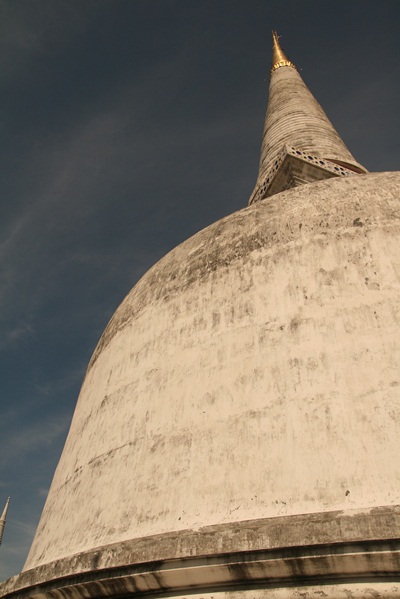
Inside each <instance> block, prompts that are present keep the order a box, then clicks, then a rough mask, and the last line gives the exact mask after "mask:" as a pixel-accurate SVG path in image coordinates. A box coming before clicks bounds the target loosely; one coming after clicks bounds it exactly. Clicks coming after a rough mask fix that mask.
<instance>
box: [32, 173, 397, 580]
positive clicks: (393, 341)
mask: <svg viewBox="0 0 400 599" xmlns="http://www.w3.org/2000/svg"><path fill="white" fill-rule="evenodd" d="M360 224H362V226H360ZM399 240H400V174H399V173H386V174H385V173H384V174H370V175H365V176H360V177H357V176H355V177H351V178H348V179H331V180H329V181H324V182H321V183H318V184H314V185H308V186H303V187H300V188H296V189H294V190H291V191H288V192H284V193H282V194H277V195H276V196H274V197H273V198H271V200H269V201H268V202H261V203H259V204H257V205H255V206H253V207H251V208H248V209H244V210H242V211H240V212H237V213H235V214H233V215H231V216H229V217H227V218H225V219H223V220H222V221H220V222H218V223H216V224H215V225H212V226H211V227H208V228H207V229H205V230H204V231H201V232H200V233H198V234H197V235H195V236H194V237H192V238H191V239H190V240H188V241H187V242H185V243H183V244H181V245H180V246H179V247H178V248H176V249H175V250H173V251H172V252H171V253H170V254H168V255H167V256H166V257H165V258H164V259H162V260H161V261H160V262H159V263H158V264H157V265H155V266H154V267H153V268H152V269H151V270H150V271H149V273H148V274H147V275H145V276H144V277H143V278H142V280H141V281H140V282H139V283H138V285H137V286H136V287H135V288H134V289H133V290H132V292H131V293H130V294H129V295H128V296H127V298H126V299H125V300H124V302H123V303H122V305H121V306H120V308H119V309H118V310H117V312H116V314H115V316H114V318H113V319H112V320H111V322H110V324H109V326H108V328H107V330H106V332H105V335H104V337H103V338H102V340H101V342H100V344H99V346H98V348H97V350H96V353H95V358H96V359H94V360H92V363H91V367H90V368H89V370H88V373H87V376H86V379H85V381H84V384H83V387H82V391H81V395H80V398H79V401H78V405H77V409H76V412H75V415H74V419H73V422H72V425H71V431H70V433H69V437H68V439H67V442H66V446H65V449H64V452H63V456H62V458H61V460H60V463H59V466H58V469H57V472H56V474H55V477H54V481H53V484H52V488H51V490H50V493H49V497H48V500H47V503H46V506H45V509H44V512H43V516H42V520H41V524H40V525H39V527H38V531H37V534H36V537H35V541H34V543H33V545H32V549H31V553H30V556H29V559H28V562H27V566H26V568H32V567H36V566H39V565H40V564H45V563H46V562H49V561H53V560H57V559H62V558H67V557H68V556H72V555H74V554H75V553H79V552H84V551H88V550H89V549H91V548H94V547H96V546H104V545H107V544H109V543H120V542H121V543H122V542H125V541H126V540H128V539H133V538H140V537H146V536H149V535H154V534H161V533H162V534H167V533H172V532H173V531H179V530H186V529H198V528H199V527H202V526H205V525H211V524H213V525H222V524H228V523H229V522H238V521H245V520H252V519H254V520H255V519H259V518H265V517H277V516H283V515H286V516H288V517H289V516H296V515H299V514H301V513H306V512H309V513H311V512H321V511H329V510H335V509H336V510H342V509H345V508H346V509H347V508H348V509H350V508H351V509H358V508H365V509H366V508H368V509H369V510H370V509H372V508H374V507H376V508H377V507H379V506H385V505H387V506H389V505H393V503H394V502H395V500H396V498H397V495H396V489H397V483H396V481H397V480H398V477H399V476H400V471H399V468H400V465H399V464H398V463H397V462H396V461H395V460H392V459H391V457H390V456H391V455H393V452H395V451H396V448H397V446H398V420H399V418H400V414H399V413H398V410H399V409H398V389H399V387H398V386H396V384H397V383H399V382H400V380H399V376H398V363H399V361H400V342H399V339H400V335H399V330H400V293H399V291H400V243H399ZM355 430H357V434H355ZM370 438H373V439H374V443H373V444H370V443H369V441H368V440H369V439H370ZM283 440H284V445H282V443H283ZM255 455H262V456H264V457H263V459H262V460H257V462H256V467H255V466H254V456H255ZM348 456H354V460H355V461H353V460H349V459H348ZM115 481H118V485H117V486H115ZM265 481H268V484H267V485H266V484H265ZM294 488H295V489H296V492H295V493H294V492H293V489H294ZM349 490H350V492H349V493H348V492H347V491H349ZM64 523H65V525H64ZM399 532H400V531H399ZM239 549H240V548H239V547H238V550H239Z"/></svg>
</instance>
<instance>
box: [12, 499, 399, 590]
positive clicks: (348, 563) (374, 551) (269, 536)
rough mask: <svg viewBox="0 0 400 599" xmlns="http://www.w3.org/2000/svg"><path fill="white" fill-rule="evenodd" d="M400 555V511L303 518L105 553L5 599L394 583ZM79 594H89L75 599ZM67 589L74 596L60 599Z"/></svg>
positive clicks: (41, 577) (59, 566) (174, 536)
mask: <svg viewBox="0 0 400 599" xmlns="http://www.w3.org/2000/svg"><path fill="white" fill-rule="evenodd" d="M399 555H400V506H385V507H380V508H371V509H365V510H349V511H346V512H321V513H317V514H315V513H314V514H301V515H293V516H283V517H277V518H267V519H263V520H249V521H243V522H236V523H229V524H223V525H216V526H207V527H204V528H202V529H199V530H198V531H193V530H183V531H176V532H173V533H165V534H162V535H155V536H152V537H145V538H141V539H134V540H130V541H124V542H120V543H115V544H112V545H107V546H105V547H99V548H97V549H95V550H92V551H88V552H84V553H80V554H77V555H73V556H69V557H65V558H62V559H59V560H57V561H54V562H51V563H49V564H44V565H42V566H39V567H38V568H35V569H32V570H27V571H25V572H23V573H22V574H20V575H19V576H16V577H14V578H11V579H9V580H8V581H6V582H4V583H3V584H2V585H0V597H10V598H11V597H12V598H16V597H20V598H21V599H24V598H28V597H35V598H36V597H37V598H38V599H39V598H50V597H51V598H53V597H61V598H63V597H70V598H71V597H110V596H118V595H112V594H111V595H110V594H104V593H109V592H110V590H104V593H103V590H102V591H96V593H98V594H97V595H96V594H90V593H92V591H90V588H92V587H93V588H97V589H98V588H100V587H103V586H104V585H105V587H104V588H106V587H107V589H109V587H110V586H112V587H114V586H115V585H116V586H117V587H118V588H119V587H120V586H121V585H122V586H121V589H123V590H120V591H118V594H119V595H121V594H124V593H126V592H128V589H130V590H129V593H131V592H139V593H143V592H148V591H152V592H156V591H157V592H161V591H165V590H167V589H168V590H169V592H171V590H173V589H182V590H183V589H188V588H190V589H192V588H199V587H201V588H203V587H204V585H206V586H207V585H212V586H213V588H214V586H216V587H218V586H220V585H232V584H235V585H237V584H239V585H240V584H244V583H245V582H246V583H249V581H250V582H251V584H254V583H255V582H256V581H257V582H258V583H261V582H262V583H263V584H265V583H266V582H268V584H271V582H272V581H275V583H278V582H279V581H286V583H287V584H289V583H290V584H291V585H293V584H296V583H297V582H298V581H301V582H303V583H304V580H308V579H314V578H317V579H318V580H322V579H325V578H326V577H328V578H329V577H331V578H332V577H333V579H335V580H336V579H338V578H340V577H343V576H345V577H348V576H350V577H354V576H356V577H361V578H368V577H370V576H372V575H373V576H375V575H378V576H384V577H388V576H391V577H392V576H398V575H399V572H400V559H399ZM179 581H180V582H179ZM82 585H83V586H82ZM99 585H100V587H99ZM76 586H78V587H79V588H81V587H82V593H83V594H72V595H71V592H72V588H74V589H75V587H76ZM64 587H65V588H68V589H69V590H68V591H66V593H67V594H60V593H62V592H63V591H62V588H64ZM125 587H126V588H125ZM83 589H85V590H84V591H83ZM73 592H74V593H75V591H73ZM76 592H78V591H76ZM79 592H81V591H79ZM54 593H55V594H54ZM68 593H69V594H68ZM99 593H103V594H99Z"/></svg>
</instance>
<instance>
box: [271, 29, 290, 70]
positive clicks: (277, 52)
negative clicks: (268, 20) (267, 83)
mask: <svg viewBox="0 0 400 599" xmlns="http://www.w3.org/2000/svg"><path fill="white" fill-rule="evenodd" d="M280 67H292V68H293V69H295V68H296V67H295V65H294V64H293V63H292V62H291V61H290V60H288V58H287V57H286V55H285V53H284V51H283V50H282V48H281V47H280V44H279V36H278V34H277V32H276V31H273V32H272V68H271V72H270V74H271V75H272V73H273V72H274V71H276V69H279V68H280Z"/></svg>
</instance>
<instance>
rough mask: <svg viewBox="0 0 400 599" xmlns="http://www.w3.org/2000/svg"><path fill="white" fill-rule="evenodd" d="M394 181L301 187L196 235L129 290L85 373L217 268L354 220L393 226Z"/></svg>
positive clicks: (384, 177)
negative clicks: (119, 336)
mask: <svg viewBox="0 0 400 599" xmlns="http://www.w3.org/2000/svg"><path fill="white" fill-rule="evenodd" d="M383 181H384V183H385V184H384V189H381V182H383ZM397 182H398V174H397V173H378V174H373V175H370V176H369V177H368V178H367V179H365V180H364V181H363V180H361V179H360V178H359V177H356V178H355V179H354V178H349V179H345V180H342V181H340V182H339V181H337V182H336V183H335V185H334V187H332V185H331V182H330V181H326V182H322V183H319V184H313V185H312V186H311V187H310V186H307V187H299V188H297V189H296V190H291V191H290V193H288V192H284V193H281V194H279V196H275V197H272V198H270V199H268V201H265V202H261V203H258V204H256V205H254V206H251V207H249V208H245V209H243V210H240V211H239V212H235V213H234V214H232V215H230V216H227V217H226V218H224V219H222V220H220V221H218V222H217V223H214V224H213V225H211V226H209V227H207V228H206V229H204V230H203V231H200V232H199V233H197V234H196V235H194V236H193V237H191V238H190V239H188V240H187V241H185V242H184V243H182V244H181V245H179V246H178V247H176V248H175V249H174V250H172V251H171V252H170V253H169V254H167V256H165V257H164V258H162V259H161V260H160V261H159V262H158V263H157V264H156V265H155V266H153V267H152V268H151V269H150V270H149V271H148V272H147V273H146V274H145V275H144V276H143V277H142V279H141V280H140V281H139V282H138V284H137V285H136V286H135V287H134V288H133V289H132V291H131V292H130V293H129V294H128V296H127V297H126V298H125V300H124V301H123V302H122V304H121V306H120V307H119V308H118V310H117V311H116V313H115V315H114V316H113V318H112V319H111V321H110V323H109V324H108V325H107V328H106V329H105V331H104V333H103V335H102V337H101V339H100V341H99V344H98V346H97V348H96V350H95V352H94V354H93V357H92V360H91V362H90V364H89V369H90V367H91V365H92V364H93V363H94V362H95V360H96V359H97V356H98V354H99V352H100V351H101V350H102V348H103V347H105V346H106V345H107V344H108V343H109V341H110V340H111V339H112V338H113V336H114V334H115V333H116V332H117V331H119V330H121V329H122V328H123V327H124V326H127V325H128V324H129V323H130V322H131V320H132V319H134V318H135V317H136V315H137V314H138V313H139V312H142V311H143V310H146V307H147V306H148V305H149V304H151V303H153V302H155V301H159V300H163V301H168V298H169V297H170V295H171V294H173V295H174V294H176V293H180V292H181V291H183V290H184V289H185V288H186V287H187V286H188V285H192V284H194V283H197V282H198V281H199V280H201V279H202V278H203V277H205V276H208V275H210V273H211V272H214V271H216V270H217V269H220V268H227V267H228V266H230V265H231V264H232V263H233V262H235V261H237V260H241V259H242V258H243V256H244V255H247V254H250V253H251V252H252V251H253V250H257V249H258V248H261V247H263V248H265V249H268V248H271V247H278V246H279V244H286V243H289V242H290V243H296V242H299V241H300V242H301V241H302V240H304V237H305V235H307V234H311V235H314V234H320V235H327V234H332V233H333V232H334V231H335V235H338V234H339V232H340V230H343V229H347V228H349V227H353V226H357V225H358V224H359V223H358V222H357V223H354V220H355V218H359V219H361V220H362V221H363V222H364V224H365V225H366V226H367V227H368V226H371V225H374V224H375V225H376V224H377V223H382V222H383V221H385V222H386V223H387V224H388V225H390V224H392V223H394V222H395V221H397V220H398V219H399V217H400V204H399V202H398V187H397ZM333 191H334V192H335V195H336V199H335V201H334V202H333V201H332V199H331V195H332V192H333ZM381 195H383V196H384V201H383V202H382V198H381ZM340 196H342V197H340ZM371 196H373V197H374V201H372V202H371V199H370V198H371ZM298 198H299V201H297V199H298ZM328 205H329V208H328V207H327V206H328ZM357 212H359V213H360V215H361V216H358V214H357ZM363 215H366V216H365V217H364V216H363Z"/></svg>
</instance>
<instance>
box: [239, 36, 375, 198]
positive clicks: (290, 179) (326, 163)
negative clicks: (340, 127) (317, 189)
mask: <svg viewBox="0 0 400 599" xmlns="http://www.w3.org/2000/svg"><path fill="white" fill-rule="evenodd" d="M365 172H367V171H366V169H365V168H364V167H363V166H362V165H361V164H359V163H358V162H357V161H356V160H355V158H354V157H353V156H352V154H351V153H350V152H349V150H348V149H347V147H346V145H345V144H344V142H343V140H342V139H341V137H340V136H339V134H338V133H337V131H336V130H335V128H334V127H333V125H332V123H331V122H330V120H329V119H328V117H327V116H326V114H325V112H324V111H323V109H322V108H321V106H320V105H319V104H318V102H317V100H316V99H315V98H314V96H313V95H312V94H311V92H310V91H309V89H308V88H307V86H306V84H305V83H304V81H303V79H302V78H301V76H300V74H299V73H298V71H297V69H296V67H295V65H294V64H293V63H292V62H291V61H290V60H289V59H288V58H287V56H286V54H285V53H284V51H283V50H282V48H281V46H280V44H279V38H278V34H277V33H276V31H273V32H272V68H271V76H270V86H269V100H268V109H267V115H266V119H265V126H264V134H263V140H262V146H261V158H260V168H259V173H258V178H257V183H256V186H255V189H254V191H253V193H252V195H251V197H250V201H249V204H252V203H253V202H256V201H258V200H262V199H264V198H266V197H269V196H271V195H273V194H275V193H279V192H280V191H283V190H285V189H289V188H291V187H297V186H298V185H303V184H305V183H312V182H314V181H319V180H322V179H327V178H330V177H335V176H336V177H340V176H347V175H354V174H360V173H365Z"/></svg>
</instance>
